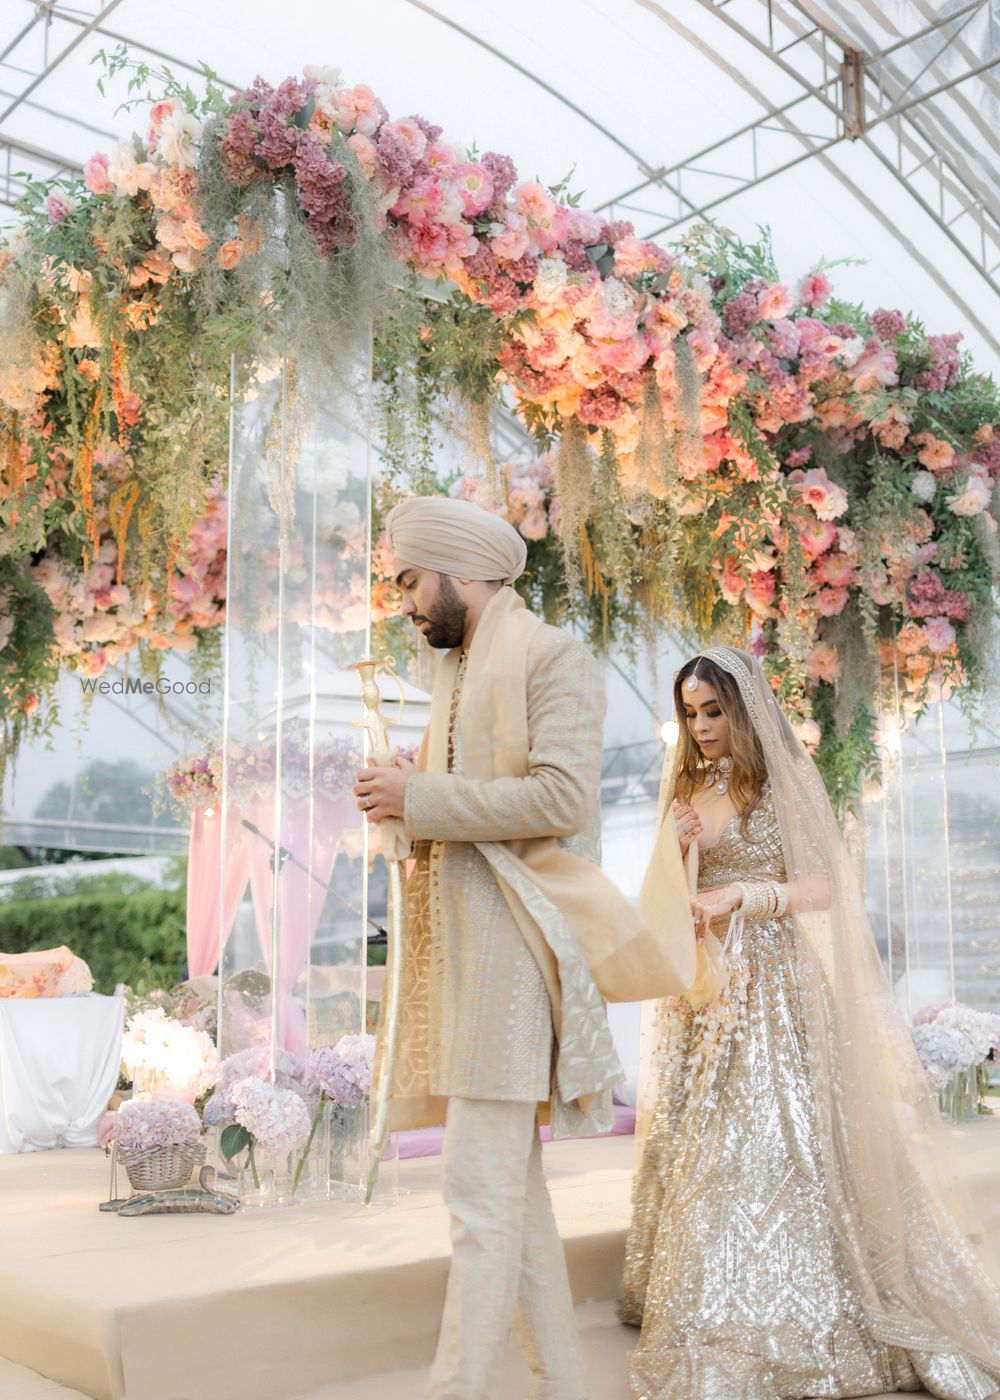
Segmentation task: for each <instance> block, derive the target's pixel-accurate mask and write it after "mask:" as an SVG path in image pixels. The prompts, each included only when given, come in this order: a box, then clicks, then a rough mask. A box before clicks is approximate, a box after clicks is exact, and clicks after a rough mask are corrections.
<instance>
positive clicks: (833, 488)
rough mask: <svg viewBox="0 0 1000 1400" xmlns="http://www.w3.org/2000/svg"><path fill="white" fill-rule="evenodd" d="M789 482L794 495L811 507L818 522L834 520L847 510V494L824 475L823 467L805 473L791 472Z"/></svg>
mask: <svg viewBox="0 0 1000 1400" xmlns="http://www.w3.org/2000/svg"><path fill="white" fill-rule="evenodd" d="M789 480H790V481H791V482H792V483H793V486H794V489H795V491H796V493H797V494H798V495H799V496H800V497H801V499H802V500H803V501H805V502H806V504H807V505H810V506H812V508H813V510H814V511H815V512H816V514H817V515H818V516H819V518H820V520H836V518H837V516H838V515H843V514H844V512H845V511H846V509H847V492H846V491H845V490H844V488H843V487H842V486H837V485H836V484H835V483H834V482H832V481H831V480H830V478H829V477H828V476H827V474H826V469H825V467H812V468H811V469H810V470H809V471H807V472H801V471H796V472H792V473H791V476H790V477H789Z"/></svg>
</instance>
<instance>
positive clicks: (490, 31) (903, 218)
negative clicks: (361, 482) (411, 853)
mask: <svg viewBox="0 0 1000 1400" xmlns="http://www.w3.org/2000/svg"><path fill="white" fill-rule="evenodd" d="M998 9H1000V7H998V5H997V4H996V3H995V0H992V3H991V0H948V3H946V4H935V3H934V0H879V3H877V4H876V3H875V0H801V3H796V0H780V3H779V0H663V3H658V0H546V3H545V4H541V5H539V4H538V3H537V0H366V3H365V4H364V5H354V6H348V5H344V4H341V5H337V6H336V7H332V6H330V5H329V3H328V0H327V2H326V3H324V0H296V3H295V4H294V5H288V6H285V7H284V8H283V9H282V10H280V11H275V10H274V8H273V6H265V5H264V4H263V3H261V0H238V3H237V0H214V3H213V4H212V5H211V6H205V5H204V3H203V0H173V3H172V4H171V5H170V6H151V5H149V4H148V0H46V2H45V3H36V0H6V3H5V5H4V6H3V12H2V15H0V200H4V199H6V201H7V203H8V205H9V203H10V202H12V201H13V200H16V198H17V196H18V193H19V182H18V180H17V179H16V178H15V177H14V172H17V171H31V172H32V173H35V174H37V175H51V174H53V173H56V172H57V171H58V170H59V169H65V170H69V171H72V170H73V169H79V168H80V167H81V166H82V164H83V162H84V161H85V160H86V158H87V156H89V155H90V154H91V153H92V152H93V151H94V150H96V149H105V148H107V146H108V144H109V143H110V142H112V141H113V140H114V138H115V137H116V136H124V135H127V134H128V133H129V131H130V130H131V129H132V127H133V125H135V124H136V123H137V121H140V120H141V118H139V117H137V116H134V115H133V114H131V113H130V112H128V111H124V112H119V111H116V108H117V107H118V105H119V104H120V103H121V102H122V101H123V100H124V99H125V98H126V97H127V96H128V94H127V92H126V91H125V81H124V79H119V80H118V82H117V83H115V84H108V85H107V86H108V93H107V96H106V97H102V96H101V94H100V93H99V92H98V91H97V88H96V78H97V76H98V72H97V69H96V68H95V66H94V64H93V58H94V55H95V54H96V52H97V51H98V50H99V49H101V48H104V49H107V50H110V49H113V48H114V47H115V45H116V44H117V43H118V42H120V41H121V40H125V41H127V42H128V43H129V45H130V47H131V48H132V49H133V50H134V53H135V56H136V57H138V58H143V59H145V60H146V61H148V62H149V63H151V64H152V65H154V66H155V65H156V64H157V63H163V62H165V63H167V64H168V65H169V66H171V67H173V68H174V70H175V71H176V72H178V74H179V75H180V76H182V77H189V76H191V73H192V72H196V71H197V69H198V65H199V64H200V63H201V62H202V61H204V62H205V63H207V64H208V65H209V66H210V67H211V68H213V69H214V70H215V71H216V72H217V73H219V75H220V76H221V78H222V79H223V80H225V81H226V82H227V84H237V83H239V84H242V83H245V82H248V81H249V80H250V79H251V78H252V77H253V76H254V75H255V74H256V73H258V72H261V73H262V74H263V75H264V76H265V77H267V78H269V79H272V80H275V79H279V78H281V77H282V76H284V75H285V74H286V73H289V72H295V71H298V70H300V69H301V68H302V66H303V65H304V64H305V63H308V62H314V63H333V64H335V65H337V66H339V67H340V68H341V69H342V71H343V73H344V77H345V79H346V80H348V81H350V82H359V81H360V82H367V83H369V84H371V86H372V87H373V88H375V90H376V91H377V92H378V94H379V95H380V96H381V97H382V98H383V100H384V101H385V102H386V105H387V106H388V108H389V110H390V112H392V113H393V114H394V115H402V114H405V113H407V112H410V111H418V112H421V113H423V114H424V115H426V116H428V117H430V118H432V119H433V120H435V121H437V122H440V123H441V124H442V125H443V126H444V128H445V132H446V136H447V137H449V138H451V139H453V140H456V141H462V142H472V141H475V142H476V143H477V145H478V146H479V148H480V149H494V150H501V151H506V152H508V153H509V154H510V155H512V156H513V157H514V159H515V161H516V162H517V164H518V168H519V170H520V172H521V174H522V176H523V177H524V178H528V177H531V176H535V175H538V176H540V177H541V178H542V179H544V180H546V181H548V182H551V181H554V180H556V179H558V178H560V177H561V176H563V175H565V174H566V173H567V172H568V171H569V170H570V169H573V177H572V182H571V183H572V186H573V188H575V189H582V190H583V191H584V192H585V199H586V203H587V204H588V205H590V206H591V207H595V206H607V207H608V208H611V209H614V211H615V212H616V213H618V214H620V215H621V216H622V217H629V218H631V219H633V221H634V222H635V224H636V226H637V229H638V231H639V233H640V234H646V235H648V234H650V233H652V232H653V231H654V230H659V229H663V230H664V231H663V233H662V234H660V235H659V236H660V237H661V238H663V239H664V240H665V241H669V240H670V239H672V238H675V237H677V236H678V235H679V234H680V233H681V232H682V231H683V229H684V227H685V225H686V224H689V223H690V221H691V220H692V219H693V218H694V217H696V216H697V215H698V211H700V210H702V209H705V207H706V206H708V212H709V214H710V215H711V216H712V217H714V218H716V219H717V220H718V221H719V222H720V223H721V224H723V225H725V226H727V227H731V228H733V229H735V230H736V231H737V232H739V233H741V234H744V235H748V236H750V235H753V234H754V233H755V230H756V227H757V225H758V224H770V225H771V226H772V227H773V228H774V231H775V246H776V251H777V254H778V259H779V265H780V266H781V267H782V269H783V270H784V272H785V274H786V275H787V276H790V277H791V276H796V275H798V274H799V273H801V272H804V271H806V270H807V268H808V266H809V265H810V264H811V263H813V262H815V261H817V260H818V259H819V258H820V257H822V256H826V257H829V258H836V257H856V258H860V259H864V260H865V262H864V264H863V265H862V266H851V267H847V268H844V269H841V270H839V271H838V273H837V284H838V291H839V292H840V293H841V294H843V295H847V296H850V297H853V298H857V299H859V300H864V301H865V302H867V303H869V304H871V305H873V306H875V305H897V306H902V307H905V308H908V309H913V310H915V311H916V312H917V313H918V314H920V315H921V316H922V317H923V319H924V320H925V321H926V323H927V324H928V325H929V326H930V327H931V328H932V329H934V330H941V331H944V330H952V329H963V330H965V332H966V336H967V343H968V344H969V347H970V348H971V349H972V350H973V353H974V354H975V355H976V356H977V359H978V360H979V362H980V363H982V365H983V367H984V368H985V369H993V370H995V369H997V367H998V366H1000V337H998V335H997V332H996V330H995V327H996V326H997V325H998V324H1000V315H998V312H1000V294H998V291H997V287H998V286H1000V280H998V270H997V265H998V264H1000V194H998V190H997V184H996V179H995V176H994V174H993V171H994V170H995V167H996V161H997V156H998V154H1000V151H998V137H997V132H998V130H1000V123H998V116H1000V112H998V93H1000V73H998V70H997V68H996V66H995V65H996V60H997V58H998V56H1000V14H998ZM332 15H335V17H336V18H335V22H331V16H332ZM845 48H848V49H855V50H858V51H859V52H860V53H861V55H862V56H863V57H865V58H867V59H868V60H870V62H869V65H868V67H867V69H866V70H865V78H864V93H865V112H866V124H867V125H868V130H866V131H865V132H864V133H862V134H861V135H860V137H859V139H857V140H853V141H851V140H843V139H839V138H840V135H841V133H842V130H843V125H842V120H841V89H840V83H839V66H840V63H841V60H842V58H843V50H844V49H845ZM887 51H888V52H887ZM878 55H882V57H881V58H877V56H878ZM876 59H877V61H875V60H876ZM928 94H932V95H930V96H928ZM899 106H903V107H905V109H906V110H905V112H903V114H902V115H900V116H897V117H893V118H892V119H891V120H885V114H886V113H887V112H888V111H890V109H893V108H895V107H899ZM880 118H881V120H880ZM737 133H740V134H739V135H737ZM4 147H6V149H4ZM754 168H756V172H757V175H756V179H754V177H753V172H754ZM663 171H666V172H667V173H666V175H661V174H660V172H663ZM5 172H6V173H5ZM651 176H656V177H657V178H656V179H653V180H652V181H651V180H650V177H651ZM748 177H749V178H748ZM678 185H680V189H679V190H678ZM637 187H639V188H637ZM630 191H631V193H626V192H630ZM0 212H2V214H3V215H4V216H5V217H6V218H8V219H9V218H10V217H11V215H10V214H9V212H8V211H7V210H3V211H0ZM977 263H978V265H977Z"/></svg>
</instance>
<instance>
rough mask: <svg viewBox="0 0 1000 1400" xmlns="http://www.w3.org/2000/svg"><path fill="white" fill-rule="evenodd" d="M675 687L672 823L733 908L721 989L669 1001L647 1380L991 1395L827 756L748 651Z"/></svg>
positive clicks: (928, 1124) (642, 1314) (980, 1331)
mask: <svg viewBox="0 0 1000 1400" xmlns="http://www.w3.org/2000/svg"><path fill="white" fill-rule="evenodd" d="M674 696H675V703H676V708H677V718H678V720H679V722H680V726H681V737H680V742H679V744H678V751H677V759H676V764H675V767H674V774H673V780H672V782H671V784H670V787H669V789H668V792H667V794H666V801H667V802H672V806H671V807H670V808H669V812H668V813H667V814H666V815H665V820H664V821H663V823H662V825H661V827H660V832H659V836H658V842H662V841H666V840H670V841H673V840H675V839H676V838H675V835H674V833H675V831H676V834H677V836H678V837H679V838H680V842H681V849H682V852H683V853H684V854H685V856H686V857H687V858H688V860H689V861H693V860H695V859H697V860H699V861H700V869H699V870H698V872H697V890H698V893H697V894H696V895H695V897H694V901H693V903H694V909H695V917H696V919H698V920H699V921H700V923H699V936H700V937H702V938H704V937H705V936H706V935H707V934H708V932H709V930H710V929H711V930H712V931H713V932H715V933H718V934H720V935H726V932H727V927H728V937H727V946H726V953H725V961H726V964H727V967H726V972H725V982H724V987H723V990H722V993H721V995H719V996H717V997H716V998H715V999H713V1000H711V1001H709V1002H708V1004H707V1005H704V1006H702V1007H701V1008H700V1009H697V1010H696V1009H694V1008H693V1007H692V1006H691V1005H690V1004H689V1002H688V1001H687V1000H686V999H684V998H674V999H671V1000H668V1001H666V1002H663V1003H662V1004H661V1006H660V1008H659V1012H658V1024H657V1035H658V1047H657V1050H656V1053H655V1057H654V1059H653V1063H654V1064H655V1065H657V1066H658V1071H657V1072H658V1076H659V1083H658V1087H657V1084H656V1079H655V1076H651V1089H652V1092H653V1093H655V1106H653V1107H652V1116H651V1121H650V1122H649V1130H648V1138H647V1140H646V1145H645V1151H644V1154H643V1159H642V1167H641V1170H640V1173H639V1176H638V1178H637V1181H636V1186H635V1192H634V1198H633V1205H634V1215H633V1220H632V1226H631V1230H630V1233H629V1238H628V1252H627V1261H626V1268H625V1278H624V1284H623V1291H622V1298H621V1304H620V1315H621V1317H622V1320H623V1321H625V1322H629V1323H632V1324H634V1325H637V1326H638V1325H641V1326H642V1333H641V1336H640V1340H639V1346H638V1348H637V1350H636V1351H635V1352H633V1353H632V1355H631V1357H630V1358H629V1384H630V1390H631V1393H632V1395H634V1396H636V1397H641V1400H793V1398H794V1400H800V1398H801V1397H806V1396H812V1397H818V1396H831V1397H833V1396H860V1395H872V1394H879V1393H884V1392H886V1391H905V1390H910V1391H912V1390H919V1389H920V1388H921V1387H924V1388H926V1389H927V1390H928V1391H930V1393H931V1394H932V1395H936V1396H941V1397H946V1400H984V1397H986V1396H991V1395H993V1394H994V1393H995V1392H996V1391H997V1390H998V1387H1000V1293H998V1290H997V1287H996V1285H995V1284H994V1283H993V1282H992V1280H991V1279H990V1277H989V1276H988V1275H987V1273H986V1272H985V1270H984V1267H983V1266H982V1265H981V1264H980V1263H979V1262H977V1260H976V1258H974V1256H973V1254H972V1252H971V1250H970V1247H969V1245H968V1244H967V1242H966V1239H965V1237H964V1236H963V1234H962V1233H961V1231H960V1230H959V1228H958V1226H957V1224H956V1223H955V1220H954V1218H953V1215H952V1210H953V1208H954V1205H955V1191H956V1186H955V1183H954V1181H953V1179H952V1178H951V1175H950V1171H949V1163H948V1158H947V1149H946V1147H944V1146H943V1145H941V1146H939V1145H938V1144H939V1138H940V1135H941V1125H940V1123H939V1121H938V1116H937V1112H936V1105H935V1104H934V1103H933V1102H932V1100H931V1097H930V1094H929V1091H928V1090H927V1088H926V1085H925V1082H924V1079H923V1075H922V1071H921V1069H920V1066H919V1063H918V1061H917V1059H916V1056H915V1054H914V1052H913V1050H912V1046H911V1044H910V1039H909V1035H908V1033H907V1031H906V1027H905V1026H904V1025H903V1023H902V1021H901V1020H900V1017H899V1015H898V1013H897V1012H896V1010H895V1007H894V1005H893V1003H892V997H891V993H890V989H889V986H888V983H887V981H886V979H885V976H884V973H883V971H882V965H881V962H880V959H879V956H878V952H877V949H876V946H875V941H874V938H873V935H872V932H871V929H870V926H869V924H868V922H867V918H866V915H865V911H864V906H863V903H862V900H861V897H860V893H859V891H858V888H857V884H856V881H855V879H854V877H853V873H852V871H851V868H850V865H849V862H848V858H847V855H846V852H845V850H844V847H843V842H842V839H841V836H840V833H839V829H838V827H837V824H836V821H835V818H834V816H833V812H832V810H831V808H830V804H829V802H828V800H827V797H826V793H825V791H824V789H823V785H822V781H821V779H820V776H819V773H818V771H817V769H816V767H815V765H814V764H813V762H812V760H811V759H810V758H809V756H808V754H807V753H806V751H805V749H804V748H803V747H802V745H801V743H800V742H799V740H798V739H797V738H796V736H795V734H794V732H793V730H792V728H791V726H790V725H789V723H788V721H787V720H786V719H785V717H784V716H783V715H782V713H781V711H780V710H779V709H778V707H777V705H776V703H775V701H774V698H773V695H772V692H771V689H770V686H769V685H768V683H767V680H766V678H765V676H764V673H763V671H762V670H761V667H760V665H759V664H758V663H757V662H756V661H755V660H754V659H753V658H752V657H750V656H748V655H746V654H745V653H743V652H741V651H735V650H731V649H729V648H725V647H713V648H711V649H710V650H708V651H706V652H704V653H703V654H702V655H700V656H697V657H695V658H693V659H692V660H691V661H689V662H688V663H687V664H686V665H685V666H684V667H683V668H682V669H681V670H680V671H679V672H678V674H677V679H676V683H675V688H674ZM656 857H657V853H656V852H655V851H654V856H653V859H654V861H655V860H656ZM689 868H690V867H689ZM702 946H703V949H704V950H708V949H709V948H711V947H714V948H716V949H717V945H716V944H715V941H714V939H708V940H707V942H706V943H704V944H703V945H702Z"/></svg>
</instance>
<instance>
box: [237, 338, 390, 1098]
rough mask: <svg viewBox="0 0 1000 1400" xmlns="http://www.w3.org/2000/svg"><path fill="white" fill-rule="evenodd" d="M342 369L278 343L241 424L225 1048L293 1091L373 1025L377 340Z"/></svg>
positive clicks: (259, 370)
mask: <svg viewBox="0 0 1000 1400" xmlns="http://www.w3.org/2000/svg"><path fill="white" fill-rule="evenodd" d="M339 358H340V363H339V365H338V366H337V367H335V368H331V369H330V370H329V371H323V372H318V371H311V372H306V371H304V370H303V369H302V368H301V366H300V365H299V364H297V363H296V361H295V360H294V359H293V358H292V357H291V355H290V354H289V353H288V346H287V345H286V344H285V343H284V342H283V341H282V340H281V337H280V334H279V333H275V336H274V341H273V343H272V344H271V345H270V346H269V347H268V350H267V353H265V354H263V355H262V356H261V357H260V359H259V360H258V362H257V364H256V368H255V372H254V374H253V376H252V382H251V389H250V392H249V394H248V395H247V396H246V397H245V399H244V401H243V402H242V403H240V404H239V405H234V409H233V413H232V420H231V430H230V482H229V501H230V511H229V522H230V523H229V530H230V539H229V564H228V605H227V606H228V614H227V627H226V642H225V682H224V717H223V746H222V747H223V772H222V801H221V803H220V813H219V816H220V820H221V822H222V833H221V845H222V880H221V888H220V893H219V906H220V907H219V928H220V957H219V973H220V993H219V1000H220V1007H219V1031H218V1037H219V1053H220V1056H221V1057H223V1058H225V1057H227V1056H229V1055H231V1054H233V1053H235V1052H236V1051H241V1050H246V1049H249V1048H251V1047H265V1048H266V1052H267V1054H266V1057H265V1058H266V1060H267V1061H268V1062H269V1065H270V1068H271V1070H272V1071H273V1072H274V1073H275V1075H276V1077H277V1078H278V1080H279V1082H280V1078H281V1073H282V1063H283V1056H282V1052H291V1053H292V1054H293V1055H296V1056H301V1057H304V1056H305V1055H306V1054H307V1053H308V1051H309V1050H310V1049H313V1048H315V1047H318V1046H322V1045H329V1044H335V1043H336V1042H337V1041H338V1040H339V1039H340V1037H341V1036H342V1035H345V1034H357V1033H359V1032H361V1031H363V1030H364V1028H365V964H366V923H365V919H366V900H367V888H366V868H367V860H366V854H367V848H366V836H365V831H364V823H363V821H362V818H361V814H360V813H359V812H358V811H357V810H356V807H355V803H354V799H353V797H352V796H351V793H350V788H351V785H352V783H353V781H354V773H355V771H356V769H357V768H358V767H360V766H361V760H362V731H361V730H360V729H358V728H357V727H355V725H354V723H353V721H354V720H355V719H357V718H358V717H359V716H360V714H361V706H360V700H359V694H358V681H357V676H356V673H355V672H353V671H349V670H347V669H345V668H346V667H348V666H349V665H350V664H351V663H353V662H355V661H357V660H359V659H361V658H362V657H364V656H366V655H367V654H368V650H369V621H370V619H369V591H370V590H369V577H370V563H369V561H370V547H371V540H370V534H371V510H370V500H371V489H370V458H369V431H368V429H369V423H368V404H369V387H370V339H369V340H368V341H365V342H364V343H361V342H359V343H358V344H357V345H356V347H354V348H353V350H350V351H348V350H347V349H345V351H344V353H343V354H342V355H341V356H340V357H339ZM235 377H236V376H235V369H234V380H235ZM242 891H246V893H243V894H242V898H241V892H242ZM234 906H235V908H234ZM227 929H229V930H230V931H229V932H228V933H227Z"/></svg>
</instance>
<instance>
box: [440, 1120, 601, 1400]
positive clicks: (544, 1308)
mask: <svg viewBox="0 0 1000 1400" xmlns="http://www.w3.org/2000/svg"><path fill="white" fill-rule="evenodd" d="M535 1113H536V1105H535V1104H533V1103H511V1102H502V1101H499V1100H493V1099H459V1098H453V1099H450V1100H449V1102H448V1130H447V1134H446V1137H445V1149H444V1199H445V1202H446V1204H447V1206H448V1209H449V1210H450V1212H451V1242H452V1262H451V1273H450V1275H449V1277H448V1292H447V1296H446V1298H445V1305H444V1317H443V1319H442V1323H441V1336H440V1339H439V1341H438V1349H437V1356H436V1358H435V1361H434V1369H433V1372H432V1374H431V1381H430V1387H429V1389H428V1391H427V1400H492V1397H493V1394H494V1392H493V1384H494V1382H495V1380H496V1375H497V1371H498V1370H499V1367H500V1363H501V1360H502V1358H503V1355H504V1351H505V1349H506V1343H507V1337H508V1335H509V1332H510V1326H511V1322H512V1321H513V1323H514V1325H515V1326H516V1328H517V1332H518V1337H519V1339H520V1342H521V1349H522V1350H523V1352H524V1355H525V1357H526V1359H527V1362H528V1365H529V1367H530V1369H531V1382H530V1385H529V1388H528V1392H527V1393H528V1396H529V1397H530V1400H584V1397H585V1396H586V1381H585V1379H584V1373H583V1361H582V1358H581V1355H580V1346H579V1342H578V1340H577V1335H576V1324H575V1321H574V1318H573V1303H572V1299H571V1297H570V1290H569V1278H568V1276H567V1274H566V1257H565V1255H564V1253H563V1246H562V1240H561V1239H560V1238H559V1231H558V1230H557V1228H556V1222H555V1218H554V1216H553V1214H552V1203H551V1201H550V1200H549V1193H548V1189H547V1187H546V1185H545V1177H544V1175H543V1173H542V1145H541V1142H540V1141H539V1137H538V1130H537V1128H536V1126H535Z"/></svg>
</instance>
